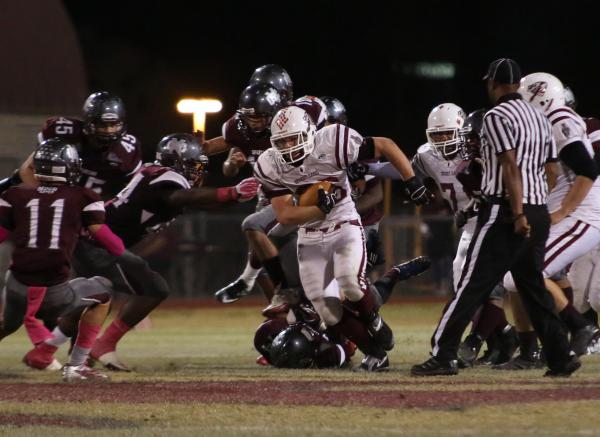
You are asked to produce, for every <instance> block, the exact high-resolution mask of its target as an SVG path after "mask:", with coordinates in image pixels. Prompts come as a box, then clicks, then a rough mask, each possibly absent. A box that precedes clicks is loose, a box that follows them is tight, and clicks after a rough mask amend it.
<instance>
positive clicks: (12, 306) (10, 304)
mask: <svg viewBox="0 0 600 437" xmlns="http://www.w3.org/2000/svg"><path fill="white" fill-rule="evenodd" d="M26 311H27V286H26V285H24V284H21V283H20V282H18V281H17V280H16V279H14V277H13V276H12V274H11V273H10V272H9V273H8V274H7V278H6V282H5V286H4V306H3V308H2V312H3V314H2V323H1V324H0V340H2V339H3V338H4V337H7V336H9V335H10V334H12V333H13V332H15V331H16V330H17V329H19V328H20V327H21V325H23V320H24V318H25V312H26Z"/></svg>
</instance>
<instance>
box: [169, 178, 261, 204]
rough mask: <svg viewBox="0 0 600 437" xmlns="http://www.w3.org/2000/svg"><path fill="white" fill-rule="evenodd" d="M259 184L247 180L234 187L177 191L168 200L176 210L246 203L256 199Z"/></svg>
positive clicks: (251, 179)
mask: <svg viewBox="0 0 600 437" xmlns="http://www.w3.org/2000/svg"><path fill="white" fill-rule="evenodd" d="M259 185H260V184H259V182H258V181H257V180H256V179H254V178H246V179H244V180H243V181H241V182H240V183H239V184H237V185H235V186H232V187H221V188H208V187H198V188H190V189H187V190H176V191H173V193H171V195H170V196H169V198H168V203H169V206H172V207H174V208H201V207H206V206H210V205H215V204H217V203H230V202H246V201H248V200H250V199H253V198H254V197H256V192H257V191H258V187H259Z"/></svg>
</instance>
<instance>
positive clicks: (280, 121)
mask: <svg viewBox="0 0 600 437" xmlns="http://www.w3.org/2000/svg"><path fill="white" fill-rule="evenodd" d="M288 121H289V118H288V116H287V111H285V110H284V111H281V112H280V113H279V116H278V117H277V120H275V123H277V127H279V129H283V126H285V124H286V123H287V122H288Z"/></svg>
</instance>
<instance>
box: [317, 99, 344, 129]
mask: <svg viewBox="0 0 600 437" xmlns="http://www.w3.org/2000/svg"><path fill="white" fill-rule="evenodd" d="M319 98H320V99H321V100H322V101H323V103H325V107H326V108H327V122H328V123H329V124H335V123H339V124H343V125H345V126H347V125H348V114H347V113H346V107H345V106H344V104H343V103H342V102H340V100H339V99H336V98H335V97H329V96H323V97H319Z"/></svg>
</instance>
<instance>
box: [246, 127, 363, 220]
mask: <svg viewBox="0 0 600 437" xmlns="http://www.w3.org/2000/svg"><path fill="white" fill-rule="evenodd" d="M314 141H315V147H314V149H313V151H312V153H311V154H310V155H308V156H307V157H306V158H304V161H303V162H302V164H301V165H299V166H298V167H294V166H292V165H289V164H285V163H281V162H280V161H279V160H278V159H277V157H278V156H279V155H278V154H277V152H276V151H275V150H274V149H273V148H271V149H268V150H266V151H265V152H264V153H263V154H262V155H260V157H259V158H258V160H257V161H256V165H255V166H254V176H255V177H256V178H257V179H258V180H259V181H260V183H261V184H262V188H263V190H264V192H265V195H266V196H267V197H268V198H273V197H276V196H281V195H285V194H293V195H295V196H297V195H299V194H302V193H303V192H304V190H306V189H307V188H308V187H310V186H311V185H313V184H314V183H316V182H320V181H324V180H326V181H329V182H331V183H332V184H333V188H332V189H333V190H334V192H335V194H336V197H337V201H336V204H335V206H334V207H333V209H332V210H331V211H330V212H329V214H327V216H326V217H325V219H324V220H313V221H311V222H308V223H304V224H303V225H301V227H310V228H323V227H328V226H330V225H332V224H335V223H342V222H345V221H350V220H360V216H359V214H358V212H357V211H356V208H355V206H354V202H353V201H352V198H351V196H350V193H351V191H352V187H351V186H350V183H349V182H348V176H347V174H346V168H347V167H348V166H349V165H350V164H352V163H353V162H354V161H356V159H357V158H358V151H359V149H360V146H361V144H362V141H363V138H362V136H361V135H360V134H359V133H357V132H356V131H355V130H354V129H350V128H348V127H346V126H343V125H340V124H333V125H330V126H326V127H324V128H323V129H320V130H318V131H317V133H316V134H315V140H314Z"/></svg>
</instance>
